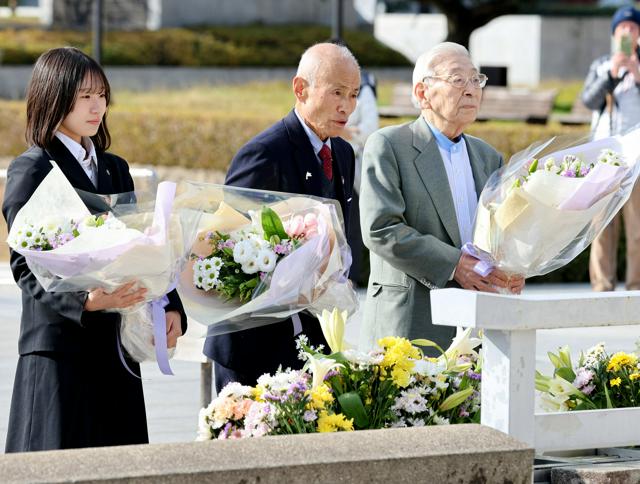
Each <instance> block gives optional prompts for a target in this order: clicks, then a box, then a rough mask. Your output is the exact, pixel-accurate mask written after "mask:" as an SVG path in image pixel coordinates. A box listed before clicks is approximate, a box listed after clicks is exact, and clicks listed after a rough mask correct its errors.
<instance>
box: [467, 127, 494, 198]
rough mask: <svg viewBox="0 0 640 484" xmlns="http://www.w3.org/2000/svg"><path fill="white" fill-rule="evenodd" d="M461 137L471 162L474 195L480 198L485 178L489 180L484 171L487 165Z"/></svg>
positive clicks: (468, 142)
mask: <svg viewBox="0 0 640 484" xmlns="http://www.w3.org/2000/svg"><path fill="white" fill-rule="evenodd" d="M463 137H464V141H465V143H466V145H467V153H469V161H470V162H471V171H472V172H473V182H474V184H475V186H476V194H477V195H478V198H480V194H481V193H482V189H483V188H484V185H485V183H487V178H489V174H488V173H487V171H486V168H487V165H486V162H485V160H483V158H482V155H481V154H480V153H479V152H478V150H477V149H476V148H475V147H474V145H472V144H471V143H470V140H469V138H467V137H466V136H464V135H463Z"/></svg>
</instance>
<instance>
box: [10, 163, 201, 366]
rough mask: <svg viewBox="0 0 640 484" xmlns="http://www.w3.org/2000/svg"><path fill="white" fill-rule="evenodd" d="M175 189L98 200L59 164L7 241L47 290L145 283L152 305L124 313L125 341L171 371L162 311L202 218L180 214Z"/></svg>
mask: <svg viewBox="0 0 640 484" xmlns="http://www.w3.org/2000/svg"><path fill="white" fill-rule="evenodd" d="M175 188H176V187H175V184H173V183H169V182H163V183H161V184H160V185H159V186H158V192H157V194H156V199H155V201H153V200H150V201H146V202H145V201H144V196H143V195H141V194H136V193H121V194H113V195H97V194H93V193H88V192H83V191H80V190H76V189H74V188H73V186H72V185H71V184H70V183H69V181H68V180H67V179H66V177H65V176H64V174H63V173H62V171H60V169H59V168H58V167H57V166H56V165H55V164H54V167H53V169H52V170H51V172H50V173H49V174H48V175H47V176H46V177H45V179H44V180H43V181H42V183H41V184H40V185H39V186H38V188H37V189H36V191H35V192H34V193H33V195H32V196H31V198H30V199H29V201H28V202H27V203H26V204H25V205H24V206H23V207H22V209H21V210H20V211H19V212H18V214H17V215H16V218H15V220H14V223H13V225H12V227H11V231H10V232H9V236H8V239H7V242H8V244H9V246H10V247H11V248H12V249H13V250H15V251H17V252H19V253H20V254H22V255H23V256H24V257H25V259H26V261H27V264H28V266H29V268H30V270H31V271H32V272H33V274H34V275H35V276H36V278H37V279H38V281H39V282H40V284H41V285H42V286H43V288H44V289H45V290H46V291H50V292H71V291H90V290H92V289H95V288H103V289H105V290H106V291H111V290H114V289H115V288H117V287H118V286H121V285H122V284H125V283H127V282H130V281H134V280H135V281H137V283H138V284H139V285H141V286H144V287H145V288H146V289H147V293H146V299H147V301H148V303H145V304H140V305H136V306H135V307H131V308H127V309H118V310H117V311H118V312H120V313H122V314H123V318H122V325H121V341H122V344H123V346H124V347H125V349H126V350H127V352H128V353H129V355H130V356H131V357H132V358H133V359H134V360H136V361H144V360H158V362H159V364H160V365H161V369H162V370H163V372H165V373H168V372H170V369H169V368H168V361H166V360H167V349H166V322H165V319H164V311H163V309H162V308H163V307H164V305H166V303H167V301H166V298H165V295H166V293H167V292H169V291H171V290H172V289H173V288H174V287H175V285H176V280H177V277H178V274H179V273H180V272H181V270H182V268H183V265H184V263H185V262H186V260H187V258H188V254H189V249H190V247H191V243H192V241H193V238H194V236H195V232H194V231H195V227H196V226H197V218H198V217H199V214H198V212H197V211H189V210H181V211H180V212H178V211H177V210H173V200H174V196H175ZM154 325H155V326H154ZM155 341H159V342H162V341H164V347H162V344H158V345H155V344H154V342H155Z"/></svg>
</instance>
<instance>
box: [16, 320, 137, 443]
mask: <svg viewBox="0 0 640 484" xmlns="http://www.w3.org/2000/svg"><path fill="white" fill-rule="evenodd" d="M106 326H107V327H102V328H100V330H99V331H88V332H87V338H86V340H85V344H84V345H83V348H78V349H77V352H73V353H71V352H66V353H62V352H60V353H58V352H36V353H30V354H27V355H22V356H20V358H19V360H18V368H17V371H16V377H15V383H14V388H13V395H12V398H11V410H10V416H9V429H8V432H7V442H6V449H5V450H6V452H27V451H35V450H53V449H72V448H80V447H102V446H108V445H127V444H143V443H148V442H149V436H148V432H147V420H146V413H145V407H144V395H143V392H142V382H141V380H140V379H138V378H136V377H134V376H133V375H131V374H130V373H129V372H128V371H127V370H126V369H125V368H124V366H123V365H122V363H121V361H120V358H119V356H118V350H117V340H116V332H117V325H111V324H108V325H106ZM127 364H128V366H129V368H130V369H131V370H133V371H134V372H135V373H136V374H138V375H139V374H140V367H139V365H138V364H136V363H133V362H131V361H129V360H127Z"/></svg>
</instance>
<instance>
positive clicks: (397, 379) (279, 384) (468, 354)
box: [198, 309, 481, 440]
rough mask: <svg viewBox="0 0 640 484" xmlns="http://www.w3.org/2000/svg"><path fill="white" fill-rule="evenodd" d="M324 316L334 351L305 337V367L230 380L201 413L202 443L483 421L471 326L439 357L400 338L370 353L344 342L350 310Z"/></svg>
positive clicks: (322, 320)
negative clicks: (251, 382)
mask: <svg viewBox="0 0 640 484" xmlns="http://www.w3.org/2000/svg"><path fill="white" fill-rule="evenodd" d="M318 317H319V319H320V324H321V326H322V331H323V333H324V335H325V338H326V340H327V342H328V343H329V346H330V348H329V350H330V351H325V349H324V348H312V347H310V346H309V345H308V342H307V341H306V339H305V337H304V336H301V337H300V338H299V339H298V347H299V349H300V358H301V359H302V360H304V361H305V362H306V363H305V366H304V368H303V369H302V370H290V369H281V370H279V371H277V372H276V373H275V374H273V375H269V374H265V375H262V376H261V377H260V378H259V379H258V381H257V382H256V385H255V386H247V385H241V384H240V383H236V382H233V383H229V384H228V385H227V386H225V387H224V388H223V389H222V390H221V391H220V394H219V395H218V396H217V397H216V398H215V399H214V400H213V401H212V402H211V403H210V404H209V405H208V406H207V407H206V408H203V409H202V410H201V411H200V415H199V430H198V440H209V439H214V438H217V439H233V438H245V437H260V436H263V435H278V434H299V433H314V432H338V431H352V430H362V429H380V428H389V427H420V426H425V425H446V424H453V423H468V422H474V423H478V422H479V421H480V380H481V358H480V356H479V354H478V353H477V352H476V351H475V348H476V347H477V346H478V345H479V344H480V340H479V339H476V338H472V337H471V334H470V331H471V330H470V329H467V330H464V331H461V332H459V333H458V335H457V337H456V338H455V339H454V341H453V342H452V344H451V346H450V347H449V348H448V349H447V350H446V351H444V350H440V351H441V353H442V355H441V356H440V357H439V358H429V357H425V356H424V355H423V353H422V350H421V348H420V347H421V346H436V345H435V343H433V342H431V341H428V340H414V341H409V340H407V339H405V338H399V337H395V336H389V337H386V338H381V339H380V340H379V341H378V346H377V347H376V348H375V349H373V350H371V351H369V352H366V353H364V352H360V351H357V350H354V349H352V348H351V345H349V344H348V343H347V342H345V341H344V339H343V336H344V325H345V320H346V317H347V313H346V312H340V311H338V310H337V309H334V310H333V311H331V312H329V311H327V310H325V311H324V312H323V314H322V315H319V316H318Z"/></svg>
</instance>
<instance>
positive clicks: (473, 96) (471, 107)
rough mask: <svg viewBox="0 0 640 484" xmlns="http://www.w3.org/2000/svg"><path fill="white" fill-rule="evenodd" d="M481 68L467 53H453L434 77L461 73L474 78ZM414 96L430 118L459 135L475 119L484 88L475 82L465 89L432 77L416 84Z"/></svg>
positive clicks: (444, 131)
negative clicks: (474, 63) (475, 84)
mask: <svg viewBox="0 0 640 484" xmlns="http://www.w3.org/2000/svg"><path fill="white" fill-rule="evenodd" d="M476 74H478V70H477V69H476V67H475V66H474V65H473V63H472V62H471V59H469V57H467V56H465V55H461V54H460V55H455V54H454V55H451V56H449V57H447V58H445V59H444V60H442V61H441V62H439V63H438V64H437V66H436V68H435V72H434V73H433V75H434V76H439V77H443V78H444V77H446V76H448V75H460V76H462V77H464V78H470V77H472V76H474V75H476ZM414 95H415V97H416V99H417V100H418V102H419V104H420V109H421V110H422V112H423V113H424V115H425V117H426V118H427V120H428V121H429V122H430V123H431V124H433V125H435V126H436V128H438V129H439V130H440V131H442V132H443V133H444V134H445V135H447V136H449V135H450V133H454V134H453V136H457V135H458V134H460V133H461V132H462V130H463V129H464V128H465V127H467V126H468V125H469V124H471V123H472V122H473V121H475V119H476V116H477V114H478V109H479V107H480V100H481V99H482V88H477V87H473V85H472V83H471V82H467V85H466V86H465V87H463V88H457V87H454V86H452V85H451V84H449V83H448V82H447V81H446V80H445V79H434V78H428V79H425V80H424V81H423V82H418V83H416V85H415V87H414Z"/></svg>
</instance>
